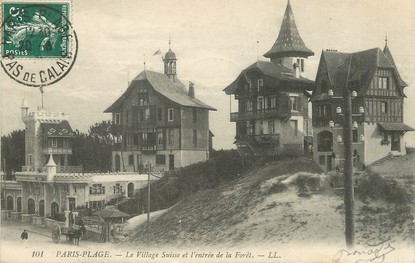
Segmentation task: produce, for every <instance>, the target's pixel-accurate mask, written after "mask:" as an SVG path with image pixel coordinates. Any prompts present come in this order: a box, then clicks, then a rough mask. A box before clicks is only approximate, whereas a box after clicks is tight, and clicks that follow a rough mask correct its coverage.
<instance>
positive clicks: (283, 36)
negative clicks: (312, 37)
mask: <svg viewBox="0 0 415 263" xmlns="http://www.w3.org/2000/svg"><path fill="white" fill-rule="evenodd" d="M313 55H314V52H313V51H311V50H310V49H309V48H307V47H306V46H305V44H304V41H303V40H302V39H301V37H300V34H299V33H298V29H297V25H296V24H295V19H294V14H293V11H292V9H291V4H290V1H289V0H288V2H287V7H286V9H285V13H284V18H283V20H282V23H281V28H280V33H279V35H278V38H277V40H276V41H275V43H274V45H273V46H272V48H271V49H270V50H269V51H268V52H267V53H265V54H264V57H267V58H270V59H271V60H272V59H275V58H280V57H309V56H313Z"/></svg>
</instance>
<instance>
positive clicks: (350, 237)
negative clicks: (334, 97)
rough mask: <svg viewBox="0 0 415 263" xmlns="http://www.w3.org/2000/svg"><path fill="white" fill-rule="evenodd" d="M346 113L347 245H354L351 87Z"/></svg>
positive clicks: (346, 96) (346, 95) (345, 92)
mask: <svg viewBox="0 0 415 263" xmlns="http://www.w3.org/2000/svg"><path fill="white" fill-rule="evenodd" d="M343 101H344V115H343V122H344V123H343V138H344V210H345V217H346V218H345V223H346V229H345V235H346V245H347V246H348V247H353V245H354V232H355V229H354V190H353V160H352V98H351V93H350V90H349V88H348V87H347V84H346V87H345V88H344V90H343Z"/></svg>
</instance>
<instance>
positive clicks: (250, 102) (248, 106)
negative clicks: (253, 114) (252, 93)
mask: <svg viewBox="0 0 415 263" xmlns="http://www.w3.org/2000/svg"><path fill="white" fill-rule="evenodd" d="M245 106H246V110H245V111H252V101H251V100H248V101H247V102H246V104H245Z"/></svg>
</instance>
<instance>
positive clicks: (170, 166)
mask: <svg viewBox="0 0 415 263" xmlns="http://www.w3.org/2000/svg"><path fill="white" fill-rule="evenodd" d="M169 170H174V155H173V154H170V155H169Z"/></svg>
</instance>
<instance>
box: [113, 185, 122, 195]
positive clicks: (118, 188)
mask: <svg viewBox="0 0 415 263" xmlns="http://www.w3.org/2000/svg"><path fill="white" fill-rule="evenodd" d="M113 189H114V194H121V193H122V185H120V184H115V185H114V187H113Z"/></svg>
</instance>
